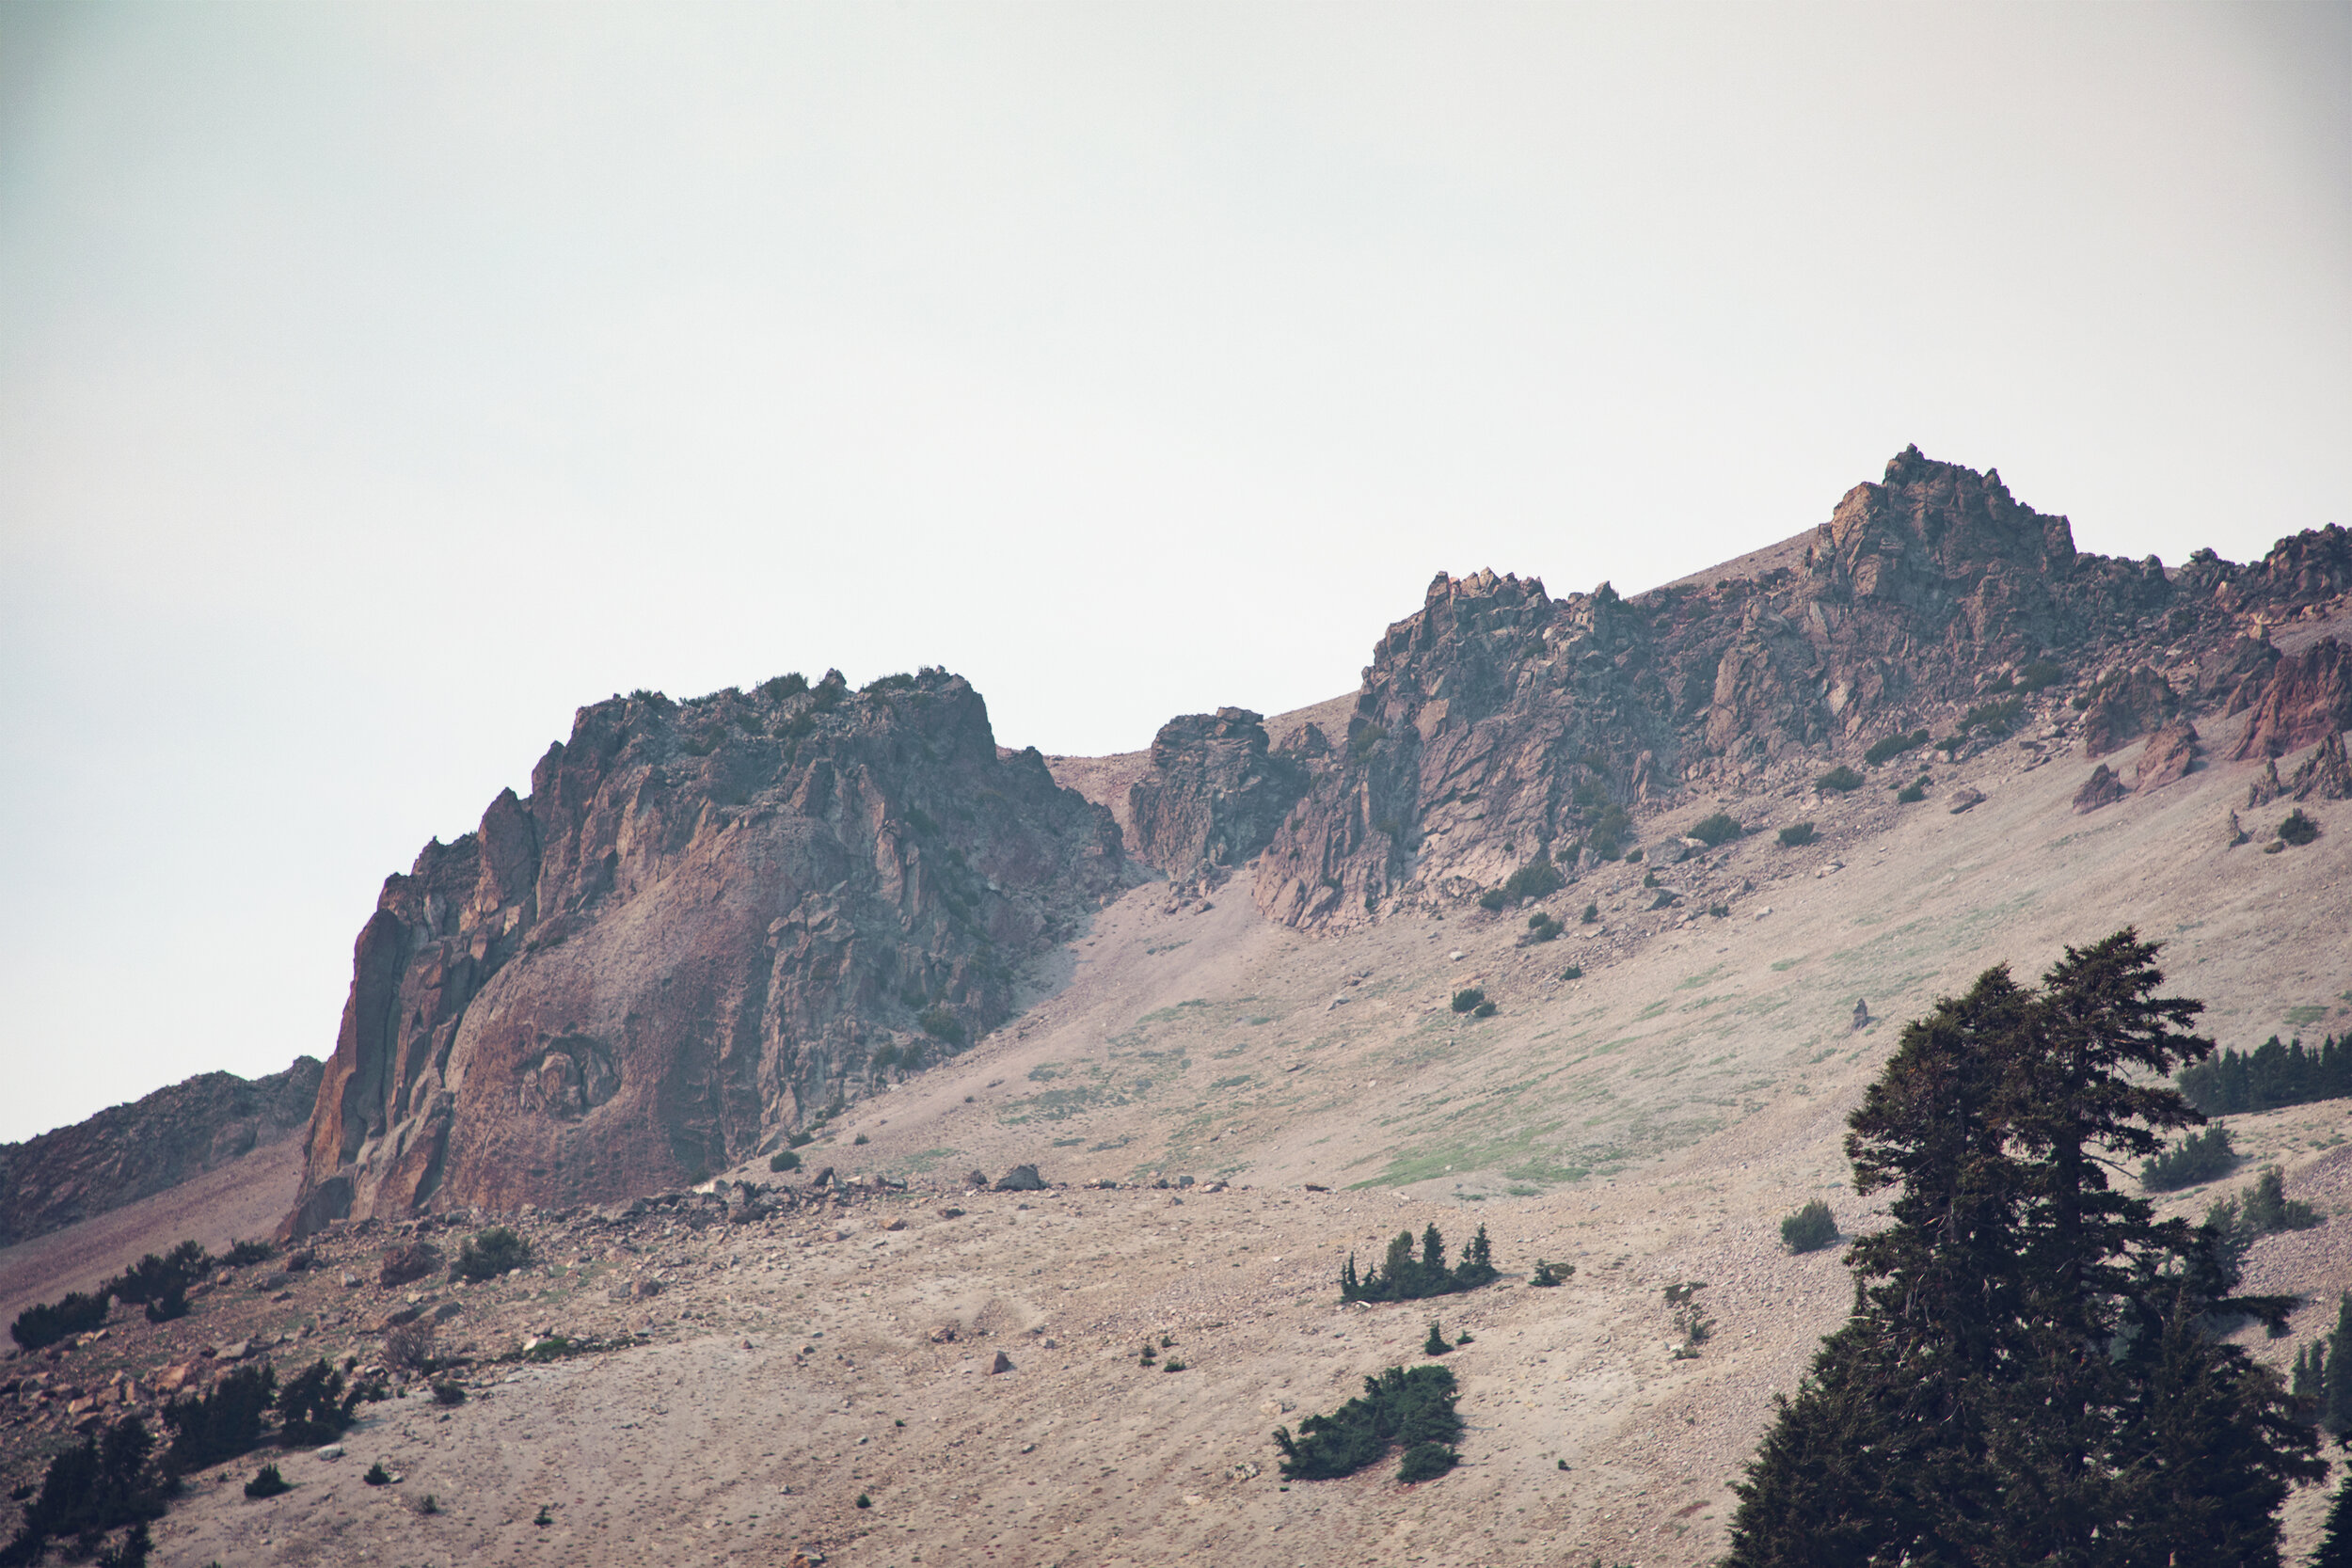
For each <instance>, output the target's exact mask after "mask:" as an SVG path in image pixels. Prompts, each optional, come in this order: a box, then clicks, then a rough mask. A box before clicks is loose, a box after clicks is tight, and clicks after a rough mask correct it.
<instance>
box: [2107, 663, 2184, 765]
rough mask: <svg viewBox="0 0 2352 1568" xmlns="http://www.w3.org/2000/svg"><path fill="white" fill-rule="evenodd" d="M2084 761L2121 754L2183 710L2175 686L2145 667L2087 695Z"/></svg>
mask: <svg viewBox="0 0 2352 1568" xmlns="http://www.w3.org/2000/svg"><path fill="white" fill-rule="evenodd" d="M2085 696H2086V697H2087V698H2088V700H2089V704H2090V705H2089V706H2088V707H2087V708H2085V709H2084V712H2083V731H2082V733H2083V760H2084V761H2086V762H2089V761H2090V760H2092V759H2093V758H2096V757H2103V756H2106V754H2107V753H2109V752H2120V751H2122V749H2123V748H2124V747H2125V746H2127V745H2129V744H2130V743H2131V742H2133V741H2135V740H2137V739H2138V738H2139V737H2140V736H2143V735H2147V734H2150V733H2151V732H2153V731H2154V730H2155V729H2157V728H2158V727H2160V726H2161V725H2162V724H2163V723H2164V722H2165V721H2167V720H2169V719H2170V718H2171V717H2172V716H2173V715H2174V714H2176V713H2178V712H2180V710H2181V700H2180V697H2179V695H2178V694H2177V693H2176V692H2174V691H2173V689H2172V683H2171V682H2170V681H2168V680H2166V679H2165V678H2164V677H2163V676H2162V675H2159V674H2157V673H2155V672H2154V671H2153V670H2151V669H2150V668H2148V666H2146V665H2145V664H2137V665H2134V666H2133V667H2132V668H2131V669H2130V670H2129V671H2122V670H2119V671H2116V672H2114V673H2111V674H2109V675H2106V676H2105V677H2103V678H2102V679H2100V680H2099V681H2098V682H2096V683H2095V684H2094V685H2093V686H2092V687H2091V689H2090V690H2089V691H2088V692H2086V693H2085Z"/></svg>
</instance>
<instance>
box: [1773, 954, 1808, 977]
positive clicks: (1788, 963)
mask: <svg viewBox="0 0 2352 1568" xmlns="http://www.w3.org/2000/svg"><path fill="white" fill-rule="evenodd" d="M1803 962H1804V958H1775V959H1773V960H1772V973H1773V974H1788V972H1789V971H1790V970H1792V969H1794V968H1796V967H1797V966H1798V965H1799V964H1801V963H1803Z"/></svg>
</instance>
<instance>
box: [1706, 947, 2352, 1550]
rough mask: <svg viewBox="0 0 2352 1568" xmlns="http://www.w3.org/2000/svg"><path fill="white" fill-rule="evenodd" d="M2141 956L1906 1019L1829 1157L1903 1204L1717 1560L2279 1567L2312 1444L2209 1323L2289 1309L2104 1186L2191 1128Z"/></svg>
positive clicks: (2121, 956) (1859, 1257) (2169, 1035)
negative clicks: (2250, 1288)
mask: <svg viewBox="0 0 2352 1568" xmlns="http://www.w3.org/2000/svg"><path fill="white" fill-rule="evenodd" d="M2155 955H2156V949H2155V947H2154V946H2153V944H2150V943H2145V942H2140V941H2139V940H2138V938H2137V935H2136V934H2134V933H2133V932H2130V931H2128V930H2126V931H2122V932H2118V933H2117V934H2116V935H2115V936H2112V937H2109V938H2107V939H2106V941H2104V942H2099V943H2097V944H2095V945H2093V946H2091V947H2090V948H2087V949H2081V950H2076V949H2072V948H2070V949H2068V951H2067V953H2066V956H2065V958H2063V959H2062V960H2061V961H2060V962H2059V963H2058V964H2057V965H2056V966H2054V967H2053V968H2052V969H2051V970H2050V971H2049V972H2048V973H2047V974H2044V975H2043V976H2042V984H2041V986H2040V988H2039V989H2037V990H2028V989H2026V988H2023V987H2020V986H2018V985H2017V984H2016V983H2015V982H2014V981H2013V980H2012V979H2011V978H2010V974H2009V973H2008V971H2007V970H2006V969H2005V968H2000V969H1994V970H1990V971H1988V972H1986V973H1985V974H1983V975H1982V976H1981V977H1979V980H1978V981H1977V983H1976V985H1975V986H1974V987H1973V988H1972V989H1971V990H1969V991H1968V992H1967V993H1966V994H1964V995H1963V996H1961V997H1959V998H1956V999H1948V1000H1947V1001H1944V1002H1942V1003H1939V1004H1938V1005H1937V1006H1936V1007H1935V1009H1934V1010H1933V1011H1932V1012H1931V1013H1930V1014H1929V1016H1928V1017H1927V1018H1925V1019H1922V1020H1920V1021H1918V1022H1915V1023H1913V1024H1911V1025H1909V1026H1908V1027H1907V1028H1905V1030H1904V1031H1903V1033H1902V1036H1901V1037H1900V1039H1899V1042H1898V1046H1897V1050H1896V1053H1895V1055H1894V1057H1893V1058H1892V1059H1891V1060H1890V1061H1889V1062H1888V1064H1887V1067H1886V1069H1885V1071H1884V1073H1883V1075H1882V1076H1881V1078H1880V1079H1879V1081H1878V1082H1877V1083H1876V1084H1874V1085H1871V1086H1870V1088H1869V1090H1868V1091H1867V1094H1866V1096H1865V1098H1864V1101H1863V1103H1862V1105H1861V1107H1860V1108H1859V1109H1857V1110H1856V1111H1855V1113H1854V1114H1853V1116H1852V1117H1851V1120H1850V1126H1851V1129H1852V1132H1851V1135H1850V1136H1849V1137H1848V1139H1847V1146H1846V1147H1847V1153H1848V1155H1849V1157H1850V1158H1851V1160H1852V1162H1853V1165H1854V1184H1855V1187H1856V1189H1857V1190H1858V1191H1860V1192H1862V1193H1864V1194H1866V1195H1867V1194H1870V1193H1874V1192H1879V1191H1882V1190H1884V1189H1888V1188H1894V1189H1897V1196H1895V1197H1894V1199H1893V1200H1892V1202H1891V1203H1890V1205H1889V1211H1890V1213H1891V1216H1892V1218H1893V1220H1894V1223H1893V1224H1892V1225H1891V1226H1889V1227H1886V1228H1885V1229H1883V1230H1881V1231H1878V1232H1876V1233H1874V1234H1872V1235H1870V1236H1867V1237H1866V1238H1864V1239H1862V1240H1861V1241H1859V1242H1857V1243H1855V1245H1854V1248H1853V1251H1852V1253H1851V1255H1850V1258H1851V1264H1852V1266H1853V1268H1854V1270H1855V1274H1856V1289H1855V1306H1854V1310H1853V1313H1852V1315H1851V1318H1850V1320H1849V1321H1848V1323H1847V1324H1846V1326H1845V1327H1844V1328H1842V1329H1840V1330H1839V1331H1838V1332H1837V1333H1836V1334H1835V1335H1833V1336H1831V1337H1830V1338H1828V1339H1827V1340H1825V1341H1824V1343H1823V1346H1822V1349H1821V1352H1820V1355H1819V1356H1818V1357H1817V1358H1816V1360H1815V1363H1814V1367H1813V1370H1812V1373H1811V1374H1810V1375H1809V1376H1808V1377H1807V1379H1806V1380H1805V1382H1804V1385H1803V1386H1801V1387H1800V1388H1799V1390H1798V1392H1797V1394H1796V1397H1795V1398H1794V1399H1793V1400H1788V1401H1784V1402H1782V1403H1781V1407H1780V1415H1779V1418H1778V1419H1777V1420H1776V1421H1775V1422H1774V1424H1773V1427H1772V1430H1771V1432H1769V1433H1767V1435H1766V1438H1765V1441H1764V1444H1763V1446H1762V1448H1761V1449H1760V1450H1759V1452H1758V1455H1757V1457H1756V1461H1755V1462H1754V1463H1753V1464H1752V1465H1751V1466H1750V1470H1749V1479H1748V1481H1747V1482H1746V1483H1745V1484H1744V1485H1743V1486H1741V1487H1740V1489H1739V1490H1740V1506H1739V1510H1738V1513H1737V1515H1736V1517H1735V1519H1734V1522H1733V1539H1732V1552H1731V1555H1730V1557H1729V1558H1728V1559H1727V1562H1728V1563H1729V1564H1730V1565H1731V1568H1796V1565H1799V1564H1803V1565H1806V1568H1812V1565H1816V1564H1829V1563H1848V1562H1851V1563H1855V1564H1865V1563H1880V1562H1887V1563H1892V1562H1908V1563H1914V1564H1928V1563H1939V1564H1941V1563H1948V1564H1955V1565H1957V1564H1962V1563H1992V1562H2037V1563H2039V1562H2049V1563H2065V1564H2070V1565H2079V1568H2107V1565H2109V1564H2112V1565H2114V1568H2124V1565H2127V1564H2138V1563H2143V1562H2164V1561H2167V1560H2170V1553H2171V1551H2172V1550H2173V1549H2174V1548H2175V1547H2176V1546H2177V1544H2179V1543H2181V1542H2188V1541H2194V1542H2198V1543H2200V1544H2201V1545H2202V1544H2205V1543H2208V1542H2210V1543H2214V1544H2216V1547H2217V1551H2218V1554H2219V1555H2217V1556H2214V1557H2212V1558H2211V1559H2210V1560H2212V1561H2216V1562H2221V1561H2228V1562H2232V1563H2242V1564H2248V1565H2268V1564H2275V1563H2276V1562H2277V1561H2278V1525H2277V1519H2276V1512H2277V1508H2278V1505H2279V1503H2280V1501H2281V1500H2282V1499H2283V1498H2284V1497H2285V1495H2286V1492H2287V1489H2288V1488H2289V1487H2290V1486H2291V1485H2294V1484H2296V1483H2299V1482H2302V1481H2309V1480H2312V1479H2314V1478H2315V1477H2317V1476H2318V1475H2320V1474H2323V1473H2324V1466H2321V1465H2319V1464H2318V1462H2317V1461H2316V1460H2315V1459H2314V1458H2312V1450H2313V1449H2314V1448H2315V1445H2316V1439H2315V1437H2314V1436H2313V1435H2312V1433H2311V1431H2310V1429H2309V1428H2308V1427H2306V1426H2304V1425H2303V1424H2302V1423H2301V1422H2300V1421H2299V1420H2298V1419H2297V1418H2296V1409H2295V1406H2294V1404H2293V1402H2291V1401H2290V1400H2289V1399H2288V1398H2287V1396H2286V1392H2285V1390H2284V1389H2283V1388H2282V1387H2281V1386H2280V1384H2279V1380H2278V1379H2277V1378H2276V1376H2275V1375H2273V1374H2271V1373H2270V1372H2268V1371H2267V1370H2264V1369H2263V1368H2261V1367H2259V1366H2257V1365H2255V1364H2254V1363H2253V1361H2252V1360H2251V1358H2250V1357H2249V1356H2248V1355H2247V1354H2246V1353H2245V1352H2244V1351H2242V1350H2240V1349H2238V1348H2237V1347H2235V1346H2232V1345H2228V1344H2225V1343H2223V1342H2221V1341H2220V1340H2219V1339H2218V1338H2216V1337H2215V1336H2214V1334H2213V1333H2212V1332H2211V1330H2212V1327H2213V1325H2214V1324H2215V1323H2217V1322H2218V1321H2220V1320H2223V1319H2226V1318H2232V1317H2241V1316H2246V1315H2251V1316H2255V1317H2258V1318H2261V1319H2263V1320H2265V1321H2267V1322H2271V1323H2283V1320H2284V1316H2285V1312H2286V1310H2287V1308H2288V1307H2289V1306H2290V1305H2291V1303H2289V1302H2287V1301H2285V1300H2282V1299H2279V1298H2268V1297H2241V1296H2236V1295H2233V1293H2232V1291H2233V1289H2234V1287H2235V1285H2236V1281H2237V1271H2236V1266H2235V1262H2234V1259H2233V1258H2232V1257H2231V1255H2230V1254H2229V1252H2228V1250H2227V1248H2226V1247H2224V1246H2222V1245H2221V1244H2219V1243H2220V1241H2221V1238H2219V1237H2218V1236H2217V1234H2216V1233H2215V1232H2214V1231H2213V1230H2212V1229H2211V1228H2210V1227H2208V1228H2206V1229H2203V1230H2193V1229H2192V1228H2191V1227H2189V1226H2188V1225H2187V1224H2186V1223H2185V1221H2180V1220H2171V1221H2158V1220H2157V1219H2156V1218H2155V1217H2154V1213H2153V1210H2152V1209H2151V1208H2150V1206H2149V1205H2148V1204H2147V1203H2146V1202H2145V1201H2144V1200H2142V1199H2140V1198H2138V1197H2136V1196H2129V1195H2126V1194H2123V1193H2119V1192H2117V1191H2115V1190H2114V1189H2113V1188H2111V1187H2110V1186H2109V1184H2108V1181H2107V1177H2106V1171H2107V1169H2108V1168H2109V1166H2110V1165H2111V1164H2114V1163H2116V1162H2118V1161H2120V1160H2122V1159H2127V1158H2130V1157H2134V1156H2143V1155H2146V1154H2150V1153H2153V1152H2154V1151H2155V1150H2156V1149H2158V1148H2161V1147H2162V1146H2163V1142H2164V1134H2165V1132H2168V1131H2169V1130H2172V1129H2177V1128H2181V1127H2185V1126H2192V1125H2195V1124H2196V1123H2198V1122H2200V1121H2201V1120H2202V1119H2203V1118H2202V1117H2201V1116H2199V1115H2198V1113H2197V1112H2196V1111H2195V1110H2194V1109H2192V1108H2191V1107H2190V1106H2189V1105H2188V1103H2187V1101H2185V1100H2184V1099H2183V1098H2182V1097H2181V1096H2180V1095H2179V1094H2178V1093H2177V1092H2176V1091H2174V1090H2172V1089H2171V1088H2169V1087H2166V1086H2163V1085H2164V1080H2165V1078H2166V1076H2167V1075H2169V1073H2170V1072H2171V1070H2172V1069H2173V1068H2174V1067H2175V1066H2176V1065H2179V1064H2180V1063H2183V1062H2185V1061H2186V1062H2194V1061H2197V1060H2201V1058H2203V1057H2204V1056H2205V1055H2206V1054H2207V1053H2210V1051H2211V1049H2212V1047H2211V1045H2210V1043H2209V1042H2206V1041H2204V1040H2201V1039H2199V1038H2198V1037H2196V1036H2194V1035H2193V1034H2190V1033H2189V1032H2188V1025H2189V1024H2190V1022H2192V1021H2193V1020H2194V1018H2195V1016H2196V1014H2197V1012H2198V1011H2199V1010H2200V1006H2199V1004H2197V1003H2194V1002H2190V1001H2186V1000H2185V999H2181V998H2172V997H2163V996H2159V995H2157V994H2156V991H2157V988H2158V987H2159V986H2160V985H2161V983H2162V978H2163V977H2162V975H2161V974H2160V973H2158V971H2157V970H2156V968H2155V965H2154V958H2155ZM2347 1313H2352V1307H2347ZM2345 1332H2346V1333H2347V1334H2352V1318H2348V1319H2347V1323H2346V1328H2345ZM2339 1348H2340V1347H2337V1346H2332V1345H2331V1346H2330V1348H2329V1352H2328V1360H2329V1361H2330V1362H2331V1363H2332V1361H2333V1359H2334V1357H2335V1355H2336V1354H2337V1353H2338V1350H2339ZM2330 1370H2332V1366H2331V1367H2330ZM2199 1560H2207V1559H2204V1558H2200V1559H2199Z"/></svg>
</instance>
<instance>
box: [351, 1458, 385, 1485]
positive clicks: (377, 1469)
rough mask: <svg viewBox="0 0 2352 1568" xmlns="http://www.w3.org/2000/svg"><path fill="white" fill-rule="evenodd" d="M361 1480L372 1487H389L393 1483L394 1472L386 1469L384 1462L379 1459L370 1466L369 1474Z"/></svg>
mask: <svg viewBox="0 0 2352 1568" xmlns="http://www.w3.org/2000/svg"><path fill="white" fill-rule="evenodd" d="M359 1479H360V1481H363V1482H365V1483H366V1484H368V1485H370V1486H389V1485H391V1483H392V1472H391V1471H389V1470H387V1469H386V1468H384V1462H383V1461H382V1460H380V1459H379V1460H377V1461H376V1462H375V1463H374V1464H373V1465H369V1466H368V1473H367V1474H366V1475H364V1476H361V1477H360V1478H359Z"/></svg>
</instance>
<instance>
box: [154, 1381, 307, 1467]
mask: <svg viewBox="0 0 2352 1568" xmlns="http://www.w3.org/2000/svg"><path fill="white" fill-rule="evenodd" d="M277 1399H278V1373H277V1372H276V1371H274V1370H271V1369H270V1368H268V1367H239V1368H238V1369H237V1370H235V1371H233V1372H230V1374H229V1375H228V1376H226V1377H224V1378H222V1379H221V1380H220V1381H219V1382H218V1383H215V1385H213V1387H212V1391H211V1392H210V1393H206V1394H201V1395H194V1396H185V1395H183V1397H181V1398H179V1399H176V1400H174V1401H172V1402H170V1403H169V1404H167V1405H165V1406H164V1408H163V1418H164V1425H165V1426H166V1427H167V1428H168V1429H169V1430H170V1432H171V1447H170V1448H168V1449H165V1450H164V1468H165V1470H166V1471H167V1472H168V1473H170V1474H172V1475H185V1474H187V1473H188V1472H189V1471H191V1470H201V1469H203V1468H205V1467H206V1466H207V1465H217V1464H219V1463H221V1461H223V1460H227V1459H234V1458H236V1457H237V1456H238V1455H239V1454H246V1453H251V1452H252V1451H253V1450H254V1449H258V1448H260V1447H261V1446H262V1417H263V1416H264V1415H266V1414H267V1413H268V1411H269V1407H270V1406H271V1405H272V1404H274V1403H275V1402H277Z"/></svg>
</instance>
